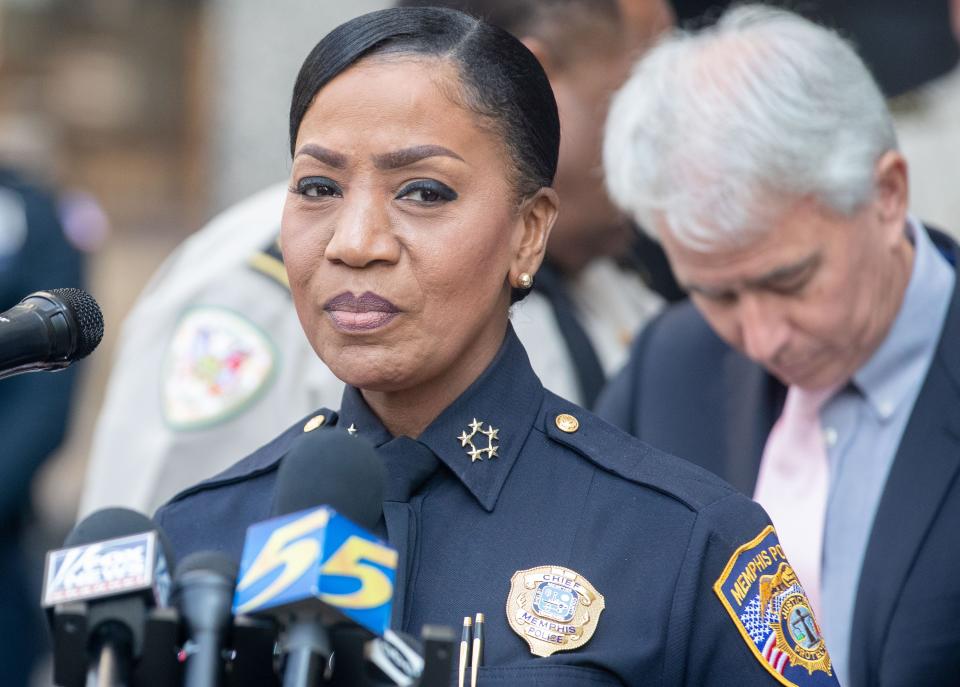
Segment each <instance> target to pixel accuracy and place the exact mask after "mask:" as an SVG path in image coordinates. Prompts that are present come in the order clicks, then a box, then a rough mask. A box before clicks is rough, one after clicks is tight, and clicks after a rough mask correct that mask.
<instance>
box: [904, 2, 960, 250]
mask: <svg viewBox="0 0 960 687" xmlns="http://www.w3.org/2000/svg"><path fill="white" fill-rule="evenodd" d="M943 2H944V3H945V4H949V9H950V22H949V26H950V27H951V29H952V33H951V38H953V39H954V41H955V45H954V49H955V50H956V45H957V44H960V0H943ZM891 108H892V110H893V117H894V122H895V123H896V127H897V138H898V139H899V141H900V149H901V150H902V151H903V154H904V156H905V157H906V158H907V160H909V161H910V178H911V180H912V181H913V183H912V184H911V188H910V206H911V207H912V208H913V210H914V212H916V213H917V214H918V215H920V216H921V217H923V218H924V219H925V220H927V221H929V222H932V223H934V224H935V225H937V226H939V227H942V228H943V229H944V230H945V231H949V232H951V233H952V235H953V237H954V238H958V237H960V192H958V185H960V65H958V64H957V62H956V60H954V62H953V68H952V69H951V70H950V71H949V72H947V73H946V74H943V75H940V74H938V75H937V78H935V79H932V80H930V81H927V82H925V83H923V84H921V85H919V86H918V87H917V88H914V89H912V90H910V91H908V92H907V93H905V94H904V95H903V96H902V97H899V98H895V99H894V100H893V101H892V102H891Z"/></svg>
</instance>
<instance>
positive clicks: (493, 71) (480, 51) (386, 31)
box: [290, 7, 560, 198]
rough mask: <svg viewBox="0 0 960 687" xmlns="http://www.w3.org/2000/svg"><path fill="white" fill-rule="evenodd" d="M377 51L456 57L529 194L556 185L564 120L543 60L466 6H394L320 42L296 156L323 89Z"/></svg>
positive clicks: (297, 98) (293, 119) (469, 96)
mask: <svg viewBox="0 0 960 687" xmlns="http://www.w3.org/2000/svg"><path fill="white" fill-rule="evenodd" d="M377 54H408V55H425V56H435V57H440V58H444V59H448V60H450V61H451V62H453V63H454V64H455V65H456V67H457V69H458V72H459V76H460V87H461V88H460V96H461V98H462V99H463V104H464V105H465V106H467V107H469V108H470V109H471V110H472V111H473V112H475V113H476V114H478V115H479V116H480V117H482V118H484V119H485V120H487V122H489V123H490V124H492V126H493V128H494V130H495V131H496V132H497V133H498V134H499V135H500V136H501V137H502V138H503V141H504V143H505V144H506V148H507V150H508V151H509V153H510V155H511V157H512V158H513V164H514V167H515V171H516V175H515V184H516V189H517V191H518V195H519V196H520V197H521V198H523V197H526V196H529V195H531V194H533V193H535V192H536V191H537V190H538V189H540V188H541V187H544V186H550V185H552V184H553V177H554V174H555V173H556V170H557V156H558V154H559V149H560V119H559V116H558V115H557V103H556V100H555V99H554V96H553V90H552V89H551V88H550V82H549V81H548V80H547V75H546V74H545V73H544V71H543V67H541V65H540V63H539V62H538V61H537V58H536V57H534V56H533V53H531V52H530V51H529V50H527V48H526V46H524V45H523V43H521V42H520V41H518V40H517V39H516V38H514V37H513V36H511V35H510V34H509V33H507V32H506V31H504V30H503V29H500V28H497V27H495V26H493V25H491V24H488V23H486V22H484V21H482V20H479V19H474V18H473V17H470V16H469V15H467V14H464V13H463V12H458V11H456V10H451V9H444V8H436V7H393V8H390V9H385V10H380V11H377V12H371V13H369V14H365V15H362V16H360V17H357V18H355V19H351V20H350V21H348V22H346V23H344V24H341V25H340V26H338V27H337V28H335V29H334V30H333V31H331V32H330V33H329V34H327V35H326V36H325V37H324V38H323V39H322V40H321V41H320V42H319V43H317V45H316V46H315V47H314V48H313V50H312V51H311V52H310V54H309V55H308V56H307V59H306V60H305V61H304V63H303V66H302V67H301V68H300V73H299V74H298V75H297V82H296V85H295V86H294V89H293V102H292V103H291V106H290V154H291V155H292V154H293V153H294V146H295V145H296V139H297V132H298V131H299V129H300V123H301V121H302V120H303V117H304V115H305V114H306V113H307V110H308V109H309V108H310V105H311V104H312V103H313V100H314V98H315V97H316V95H317V93H318V92H319V91H320V89H322V88H323V87H324V86H325V85H327V84H328V83H329V82H330V81H331V80H332V79H334V78H335V77H336V76H337V75H339V74H341V73H342V72H344V71H345V70H346V69H347V68H349V67H350V66H351V65H353V64H355V63H356V62H357V61H358V60H360V59H362V58H364V57H368V56H371V55H377Z"/></svg>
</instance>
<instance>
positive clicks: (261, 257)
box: [247, 236, 290, 291]
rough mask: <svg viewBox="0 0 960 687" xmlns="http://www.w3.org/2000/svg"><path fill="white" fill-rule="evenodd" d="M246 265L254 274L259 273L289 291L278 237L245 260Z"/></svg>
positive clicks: (288, 282)
mask: <svg viewBox="0 0 960 687" xmlns="http://www.w3.org/2000/svg"><path fill="white" fill-rule="evenodd" d="M247 264H248V265H249V266H250V268H251V269H253V270H254V271H255V272H259V273H260V274H262V275H264V276H265V277H267V278H269V279H270V280H271V281H274V282H276V283H277V284H279V285H280V286H282V287H283V288H285V289H286V290H287V291H289V290H290V280H289V279H288V278H287V268H286V267H285V266H284V264H283V253H281V252H280V237H279V236H278V237H276V238H274V239H273V240H272V241H270V243H268V244H267V245H266V246H265V247H264V248H262V249H261V250H259V251H257V252H256V253H254V254H253V255H251V256H250V258H249V259H248V260H247Z"/></svg>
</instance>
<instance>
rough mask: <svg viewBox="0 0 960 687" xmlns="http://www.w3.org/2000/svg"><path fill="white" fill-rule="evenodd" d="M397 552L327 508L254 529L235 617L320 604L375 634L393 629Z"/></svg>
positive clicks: (242, 566)
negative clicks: (308, 601) (303, 603)
mask: <svg viewBox="0 0 960 687" xmlns="http://www.w3.org/2000/svg"><path fill="white" fill-rule="evenodd" d="M396 569H397V552H396V551H395V550H394V549H391V548H390V547H388V546H387V545H386V544H385V543H383V542H381V541H380V540H379V539H377V538H376V537H374V536H373V535H371V534H370V533H368V532H366V531H365V530H364V529H363V528H361V527H359V526H357V525H355V524H354V523H353V522H352V521H350V520H349V519H347V518H345V517H344V516H342V515H340V514H338V513H337V512H336V511H335V510H333V509H332V508H329V507H327V506H321V507H320V508H315V509H311V510H305V511H300V512H298V513H292V514H290V515H285V516H282V517H278V518H273V519H271V520H267V521H265V522H261V523H257V524H255V525H251V526H250V528H249V529H248V530H247V538H246V541H245V542H244V546H243V557H242V560H241V562H240V575H239V578H238V579H239V582H238V584H237V590H236V594H235V596H234V602H233V611H234V613H235V614H244V613H257V612H259V611H264V610H267V609H270V610H272V611H276V610H280V609H281V608H282V607H284V606H290V605H293V604H295V603H298V602H300V601H303V600H305V599H311V598H313V599H319V600H321V601H323V602H324V603H325V604H327V605H328V606H329V607H331V608H334V609H336V610H338V611H339V612H340V613H342V614H343V615H345V616H347V617H348V618H350V619H351V620H353V621H354V622H356V623H358V624H360V625H363V626H364V627H366V628H367V629H368V630H370V631H371V632H373V633H375V634H377V635H382V634H383V633H384V632H385V631H386V630H387V628H388V627H389V626H390V611H391V600H392V599H393V587H394V584H395V582H396Z"/></svg>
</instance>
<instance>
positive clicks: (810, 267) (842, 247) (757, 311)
mask: <svg viewBox="0 0 960 687" xmlns="http://www.w3.org/2000/svg"><path fill="white" fill-rule="evenodd" d="M880 214H881V213H880V212H879V211H878V208H877V206H876V204H875V203H874V202H871V203H868V204H867V206H866V207H864V208H863V209H862V210H861V211H859V212H858V213H857V214H855V215H854V216H852V217H842V216H839V215H836V214H833V213H830V212H827V211H824V210H823V209H822V208H821V207H820V206H818V205H817V204H816V203H814V202H813V201H811V200H805V201H800V202H797V203H795V204H793V205H790V206H788V207H787V208H786V209H785V211H783V212H781V213H779V218H778V219H777V221H775V222H774V223H773V226H772V227H771V228H770V230H769V231H768V232H767V233H766V234H765V235H763V236H762V237H760V238H758V239H756V240H754V241H752V242H751V243H750V244H749V245H747V246H745V247H743V248H735V249H725V250H712V251H709V252H699V251H695V250H691V249H689V248H687V247H685V246H683V245H681V244H680V243H678V242H677V240H676V239H675V238H674V237H673V236H672V235H671V234H670V232H669V231H661V232H660V236H661V239H662V242H663V245H664V248H665V250H666V252H667V256H668V257H669V259H670V264H671V265H672V266H673V270H674V273H675V274H676V275H677V278H678V279H679V280H680V282H681V284H683V285H684V286H685V287H686V288H687V289H688V290H689V292H690V295H691V298H692V299H693V302H694V304H695V305H696V306H697V308H698V309H699V310H700V312H701V313H703V315H704V317H705V318H706V319H707V321H708V322H709V323H710V326H711V327H712V328H713V329H714V331H715V332H716V333H717V334H718V335H719V336H720V337H721V338H723V339H724V340H725V341H726V342H727V343H729V344H730V345H731V346H733V347H734V348H736V349H737V350H739V351H740V352H742V353H744V354H745V355H747V356H748V357H749V358H751V359H752V360H754V361H755V362H757V363H759V364H760V365H762V366H763V367H764V368H766V370H767V371H768V372H770V373H772V374H773V375H774V376H776V377H777V378H778V379H780V380H781V381H782V382H783V383H785V384H789V385H797V386H800V387H802V388H805V389H822V388H826V387H829V386H831V385H834V384H839V383H842V382H843V381H845V380H847V379H849V378H850V377H851V376H852V375H853V374H854V373H855V372H856V371H857V369H859V367H860V366H862V365H863V364H864V363H865V362H866V361H867V360H868V359H869V358H870V356H871V355H872V354H873V352H874V351H875V350H876V349H877V347H878V346H879V345H880V343H881V342H882V341H883V339H884V338H885V337H886V334H887V332H888V331H889V328H890V325H891V324H892V322H893V319H894V317H895V316H896V313H897V312H898V310H899V308H900V304H901V302H902V299H903V292H904V290H905V288H906V284H907V282H908V281H909V276H910V268H911V266H912V258H913V252H912V245H911V244H910V242H909V240H908V239H907V238H906V235H905V233H904V230H903V220H902V218H901V219H900V220H899V221H894V220H891V219H890V218H881V217H880Z"/></svg>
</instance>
